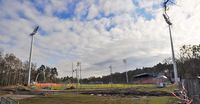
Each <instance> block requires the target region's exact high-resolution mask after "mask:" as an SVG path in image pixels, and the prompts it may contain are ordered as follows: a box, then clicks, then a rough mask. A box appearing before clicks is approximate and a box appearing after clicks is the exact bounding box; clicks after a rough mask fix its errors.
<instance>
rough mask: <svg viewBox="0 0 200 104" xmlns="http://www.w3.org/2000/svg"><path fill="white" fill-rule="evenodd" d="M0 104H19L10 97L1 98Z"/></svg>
mask: <svg viewBox="0 0 200 104" xmlns="http://www.w3.org/2000/svg"><path fill="white" fill-rule="evenodd" d="M0 104H19V102H18V101H16V100H14V99H12V98H10V97H1V100H0Z"/></svg>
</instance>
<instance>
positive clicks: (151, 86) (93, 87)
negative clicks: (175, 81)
mask: <svg viewBox="0 0 200 104" xmlns="http://www.w3.org/2000/svg"><path fill="white" fill-rule="evenodd" d="M71 86H74V87H77V86H76V84H66V85H65V86H58V87H55V86H54V87H51V89H54V90H63V89H66V88H70V87H71ZM127 88H131V89H132V90H136V91H165V92H173V91H174V90H175V89H176V86H175V85H170V86H168V87H165V88H157V85H154V84H79V85H78V89H79V90H97V89H127ZM66 91H71V90H66ZM72 91H73V90H72Z"/></svg>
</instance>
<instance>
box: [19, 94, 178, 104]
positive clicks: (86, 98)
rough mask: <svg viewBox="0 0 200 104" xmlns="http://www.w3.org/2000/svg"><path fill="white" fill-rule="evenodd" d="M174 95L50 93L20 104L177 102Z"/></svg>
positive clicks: (139, 103) (173, 103)
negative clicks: (139, 95)
mask: <svg viewBox="0 0 200 104" xmlns="http://www.w3.org/2000/svg"><path fill="white" fill-rule="evenodd" d="M175 101H176V99H175V98H173V97H141V98H131V97H128V98H121V97H112V96H107V97H103V96H101V97H99V96H91V95H81V94H78V95H76V94H63V95H49V96H42V97H34V98H28V99H24V100H21V101H20V104H176V103H175Z"/></svg>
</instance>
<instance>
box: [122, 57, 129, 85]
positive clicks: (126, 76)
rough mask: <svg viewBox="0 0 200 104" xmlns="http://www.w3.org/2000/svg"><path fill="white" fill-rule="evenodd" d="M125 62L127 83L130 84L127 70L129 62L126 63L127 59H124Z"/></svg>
mask: <svg viewBox="0 0 200 104" xmlns="http://www.w3.org/2000/svg"><path fill="white" fill-rule="evenodd" d="M123 62H124V64H125V70H126V83H127V84H128V83H129V81H128V70H127V61H126V59H123Z"/></svg>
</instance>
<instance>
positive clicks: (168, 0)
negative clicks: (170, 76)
mask: <svg viewBox="0 0 200 104" xmlns="http://www.w3.org/2000/svg"><path fill="white" fill-rule="evenodd" d="M168 2H171V1H170V0H165V1H164V3H163V5H164V14H163V17H164V19H165V22H166V23H167V24H168V28H169V35H170V43H171V51H172V61H173V69H174V80H175V83H176V84H178V81H179V80H178V73H177V65H176V60H175V55H174V45H173V39H172V32H171V25H172V22H171V21H170V19H169V16H168V15H167V12H166V11H167V3H168Z"/></svg>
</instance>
